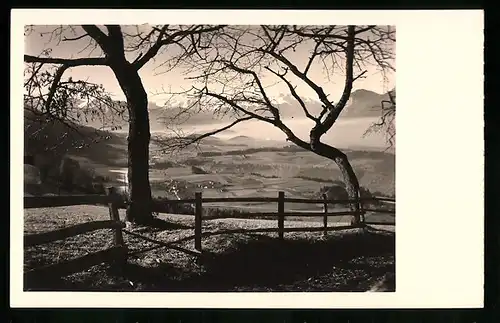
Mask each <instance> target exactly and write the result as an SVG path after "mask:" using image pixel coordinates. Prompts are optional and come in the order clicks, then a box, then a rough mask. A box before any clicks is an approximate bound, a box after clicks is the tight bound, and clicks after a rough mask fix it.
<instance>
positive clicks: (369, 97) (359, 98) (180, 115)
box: [82, 89, 389, 132]
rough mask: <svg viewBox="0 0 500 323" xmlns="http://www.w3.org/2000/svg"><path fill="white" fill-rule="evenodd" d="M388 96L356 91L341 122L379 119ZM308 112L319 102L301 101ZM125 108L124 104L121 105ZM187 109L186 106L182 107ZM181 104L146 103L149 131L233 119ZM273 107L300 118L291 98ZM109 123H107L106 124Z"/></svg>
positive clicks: (94, 123)
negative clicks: (165, 105)
mask: <svg viewBox="0 0 500 323" xmlns="http://www.w3.org/2000/svg"><path fill="white" fill-rule="evenodd" d="M388 99H389V96H388V94H387V93H385V94H378V93H376V92H373V91H369V90H364V89H360V90H356V91H354V92H352V93H351V98H350V99H349V101H348V103H347V105H346V107H345V108H344V110H343V111H342V113H341V115H340V117H341V118H363V117H378V116H380V115H381V102H382V101H383V100H388ZM303 101H304V103H305V105H306V107H307V109H308V111H309V112H310V113H311V114H313V115H318V114H319V113H320V111H321V110H322V109H323V108H322V105H321V102H319V101H317V100H315V99H312V98H304V99H303ZM121 103H122V104H125V103H124V102H121ZM186 105H189V103H186ZM186 105H182V104H179V103H178V104H177V105H176V106H173V107H169V106H167V107H162V106H158V105H157V104H155V103H153V102H149V104H148V109H149V120H150V127H151V131H153V132H154V131H162V130H166V129H167V128H168V127H169V126H171V127H179V126H182V125H185V126H196V125H208V124H214V123H220V122H230V121H232V120H234V119H233V116H231V115H230V114H229V115H221V116H218V115H214V114H213V113H211V112H210V111H208V110H207V109H203V108H200V107H197V106H193V107H191V108H190V109H187V108H186V107H185V106H186ZM276 106H277V107H278V109H279V110H280V113H281V115H282V118H283V119H288V118H301V119H302V118H304V117H305V116H304V112H303V110H302V108H301V107H300V105H299V104H298V102H297V101H296V100H295V98H294V97H293V96H292V95H290V94H286V95H283V96H281V97H280V101H279V103H276ZM105 120H107V121H106V123H105V125H104V126H105V129H110V128H111V127H110V126H111V125H113V126H118V127H121V130H122V131H126V130H127V129H128V124H127V120H128V113H127V112H125V114H124V116H123V117H115V116H107V117H106V118H105ZM110 120H111V121H110ZM82 124H83V125H86V126H91V127H94V128H98V129H99V128H102V127H103V122H102V120H89V121H88V122H86V123H85V122H84V123H82Z"/></svg>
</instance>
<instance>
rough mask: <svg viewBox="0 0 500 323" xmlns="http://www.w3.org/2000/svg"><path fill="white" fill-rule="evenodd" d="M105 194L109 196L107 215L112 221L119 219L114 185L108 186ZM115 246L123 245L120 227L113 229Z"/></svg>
mask: <svg viewBox="0 0 500 323" xmlns="http://www.w3.org/2000/svg"><path fill="white" fill-rule="evenodd" d="M106 193H107V195H108V198H109V202H108V208H109V217H110V219H111V220H113V221H120V214H119V213H118V205H117V204H118V203H117V202H118V193H117V192H116V187H113V186H111V187H108V189H107V192H106ZM114 242H115V246H123V245H124V242H123V234H122V229H121V228H116V229H115V239H114Z"/></svg>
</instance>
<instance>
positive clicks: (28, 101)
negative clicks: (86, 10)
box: [24, 25, 222, 223]
mask: <svg viewBox="0 0 500 323" xmlns="http://www.w3.org/2000/svg"><path fill="white" fill-rule="evenodd" d="M42 27H43V26H42ZM45 27H46V26H45ZM221 27H222V26H202V25H197V26H171V25H160V26H149V25H143V26H126V27H123V28H122V27H121V26H118V25H105V26H96V25H82V26H49V29H50V31H49V32H48V33H49V35H50V39H51V40H54V41H55V46H58V45H60V44H61V43H62V42H77V41H81V40H88V44H87V46H86V49H87V50H86V51H85V50H84V52H86V54H81V51H80V52H79V51H78V50H77V49H75V53H74V55H71V56H72V57H71V58H61V57H52V56H51V49H50V48H47V49H46V50H44V51H43V53H41V55H39V56H32V55H24V62H25V105H27V106H28V108H29V109H30V111H32V112H33V113H34V114H37V115H41V116H44V117H48V118H52V119H57V120H60V121H61V122H64V123H65V124H66V125H68V126H72V121H77V120H78V119H79V118H80V117H82V116H88V115H98V114H102V113H103V112H104V111H106V112H107V113H108V114H109V113H111V114H120V113H122V109H120V106H117V104H116V102H114V101H113V100H112V99H111V96H110V95H109V94H108V93H107V92H106V91H105V89H104V88H103V87H102V86H100V85H98V84H92V83H90V82H88V81H86V80H73V79H71V78H70V77H64V76H65V72H67V71H68V70H69V69H72V68H77V67H80V66H105V67H108V68H109V69H110V70H111V72H112V73H113V74H114V76H115V77H116V79H117V81H118V83H119V85H120V88H121V89H122V91H123V94H124V95H125V98H126V111H127V112H128V122H129V131H128V185H129V190H130V201H129V206H128V209H127V220H129V221H133V222H141V223H143V222H147V221H148V220H149V219H151V217H152V212H151V199H152V197H151V187H150V184H149V174H148V173H149V142H150V136H151V135H150V125H149V115H148V95H147V93H146V90H145V89H144V86H143V83H142V80H141V77H140V75H139V70H140V69H141V68H142V67H143V66H144V65H145V64H147V63H148V62H149V61H150V60H152V59H153V58H155V57H158V56H160V55H162V54H164V53H165V52H166V50H167V49H168V50H169V51H170V50H173V51H174V52H175V51H176V52H177V53H178V54H177V55H173V56H171V57H170V58H168V59H167V58H163V62H162V64H161V65H162V66H164V67H166V68H173V67H174V66H175V65H176V64H177V63H178V62H179V61H180V60H181V59H182V57H184V56H185V55H190V54H193V53H194V52H195V49H196V47H200V48H203V47H204V46H205V45H204V41H203V39H204V35H205V34H206V33H208V32H210V31H215V30H218V29H220V28H221ZM39 28H40V27H39V26H27V27H26V28H25V35H28V36H29V34H31V33H37V30H38V29H39ZM194 45H196V46H194ZM173 46H175V48H176V49H174V48H173ZM94 52H97V55H95V54H94ZM78 55H81V57H73V56H78ZM82 101H84V103H86V104H85V105H84V106H83V107H82V104H81V103H82ZM110 109H111V110H112V111H110Z"/></svg>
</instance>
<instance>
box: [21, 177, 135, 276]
mask: <svg viewBox="0 0 500 323" xmlns="http://www.w3.org/2000/svg"><path fill="white" fill-rule="evenodd" d="M86 204H89V205H94V204H98V205H107V206H108V208H109V216H110V220H106V221H92V222H86V223H82V224H77V225H73V226H70V227H66V228H62V229H58V230H54V231H50V232H43V233H36V234H29V235H25V236H24V246H25V247H30V246H37V245H41V244H45V243H50V242H54V241H58V240H63V239H67V238H70V237H73V236H77V235H80V234H85V233H88V232H92V231H95V230H99V229H114V235H113V247H111V248H108V249H105V250H101V251H98V252H95V253H89V254H86V255H84V256H82V257H78V258H74V259H70V260H66V261H62V262H59V263H55V264H51V265H46V266H42V267H38V268H34V269H31V270H27V271H25V273H24V280H25V283H26V282H28V283H31V282H33V281H35V280H37V281H42V280H43V279H44V278H60V277H64V276H67V275H71V274H74V273H76V272H81V271H84V270H86V269H88V268H90V267H92V266H94V265H98V264H101V263H104V262H108V263H112V264H118V265H121V264H122V263H123V262H125V261H126V259H127V250H128V249H127V247H126V245H125V243H124V241H123V234H122V229H123V228H124V227H125V223H124V222H121V221H120V217H119V214H118V205H119V201H118V196H117V194H116V191H115V189H114V188H112V187H111V188H109V190H108V193H107V195H70V196H30V197H24V208H25V209H28V208H43V207H58V206H70V205H86Z"/></svg>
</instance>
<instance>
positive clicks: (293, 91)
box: [265, 66, 319, 122]
mask: <svg viewBox="0 0 500 323" xmlns="http://www.w3.org/2000/svg"><path fill="white" fill-rule="evenodd" d="M265 68H266V69H267V70H268V71H270V72H271V73H273V74H274V75H276V76H278V77H279V78H280V79H282V80H283V82H285V83H286V85H287V86H288V89H289V90H290V93H291V94H292V96H293V97H294V98H295V100H297V102H299V104H300V106H301V107H302V110H303V111H304V114H305V115H306V117H307V118H309V119H311V120H312V121H314V122H319V119H318V118H315V117H314V116H313V115H312V114H310V113H309V110H307V107H306V104H305V103H304V100H302V98H301V97H300V96H299V95H298V93H297V91H296V90H295V87H294V86H293V85H292V83H290V81H288V80H287V79H286V78H285V74H286V72H285V73H284V74H280V73H278V72H276V71H274V70H272V69H271V68H269V67H268V66H266V67H265Z"/></svg>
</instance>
